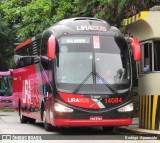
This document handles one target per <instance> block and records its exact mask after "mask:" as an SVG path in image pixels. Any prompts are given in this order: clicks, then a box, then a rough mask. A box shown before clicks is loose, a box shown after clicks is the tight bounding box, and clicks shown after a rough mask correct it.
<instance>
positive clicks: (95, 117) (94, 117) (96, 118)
mask: <svg viewBox="0 0 160 143" xmlns="http://www.w3.org/2000/svg"><path fill="white" fill-rule="evenodd" d="M90 120H92V121H101V120H103V117H102V116H90Z"/></svg>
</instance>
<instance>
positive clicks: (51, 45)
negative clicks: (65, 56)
mask: <svg viewBox="0 0 160 143" xmlns="http://www.w3.org/2000/svg"><path fill="white" fill-rule="evenodd" d="M55 52H56V39H55V37H54V36H53V35H51V36H50V37H49V39H48V43H47V56H48V58H49V59H54V58H55V54H56V53H55Z"/></svg>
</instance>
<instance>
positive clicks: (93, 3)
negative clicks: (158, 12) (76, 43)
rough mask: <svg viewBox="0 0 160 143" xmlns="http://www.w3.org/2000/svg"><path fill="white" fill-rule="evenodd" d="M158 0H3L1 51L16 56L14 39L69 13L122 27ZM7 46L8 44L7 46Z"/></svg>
mask: <svg viewBox="0 0 160 143" xmlns="http://www.w3.org/2000/svg"><path fill="white" fill-rule="evenodd" d="M155 4H160V1H159V0H141V1H139V0H89V1H86V0H67V1H66V0H58V1H57V0H1V1H0V42H1V53H2V54H3V56H5V57H9V59H8V63H9V65H12V63H10V61H11V60H10V58H11V56H13V51H14V50H13V49H14V48H13V47H14V45H13V43H16V42H22V41H24V40H26V39H28V38H30V37H33V36H35V35H36V34H38V33H40V32H42V31H43V30H44V29H46V28H47V27H49V26H51V25H53V24H54V23H55V22H57V21H59V20H61V19H64V18H70V17H76V16H79V17H81V16H89V17H97V18H102V19H104V20H106V21H107V22H108V23H110V24H111V25H115V26H117V27H118V28H122V20H123V19H124V18H128V17H130V16H132V15H134V14H136V13H138V12H139V11H141V10H148V9H149V8H150V7H152V6H154V5H155ZM6 47H7V48H6Z"/></svg>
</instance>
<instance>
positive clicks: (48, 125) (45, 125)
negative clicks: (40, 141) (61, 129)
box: [43, 110, 52, 131]
mask: <svg viewBox="0 0 160 143" xmlns="http://www.w3.org/2000/svg"><path fill="white" fill-rule="evenodd" d="M43 122H44V128H45V130H46V131H51V130H52V125H51V124H50V123H48V122H47V120H46V111H45V110H44V111H43Z"/></svg>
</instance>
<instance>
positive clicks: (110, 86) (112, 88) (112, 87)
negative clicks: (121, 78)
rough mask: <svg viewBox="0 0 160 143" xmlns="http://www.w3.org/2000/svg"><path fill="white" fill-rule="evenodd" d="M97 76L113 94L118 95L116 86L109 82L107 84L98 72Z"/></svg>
mask: <svg viewBox="0 0 160 143" xmlns="http://www.w3.org/2000/svg"><path fill="white" fill-rule="evenodd" d="M96 76H98V78H100V79H101V80H102V81H103V82H104V83H105V85H106V86H107V87H108V88H109V89H110V90H111V91H112V92H113V93H115V94H118V92H117V89H116V88H114V86H112V85H111V84H110V83H109V82H107V81H106V80H105V79H104V78H103V77H101V76H100V75H99V74H98V73H97V72H96Z"/></svg>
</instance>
